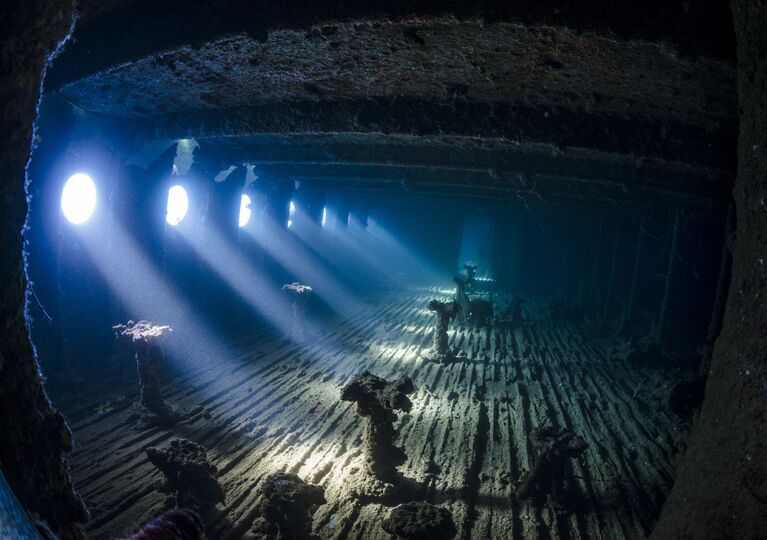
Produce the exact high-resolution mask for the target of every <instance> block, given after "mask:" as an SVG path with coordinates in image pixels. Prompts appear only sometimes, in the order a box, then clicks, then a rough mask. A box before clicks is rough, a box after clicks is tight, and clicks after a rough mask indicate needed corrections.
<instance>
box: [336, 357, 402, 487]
mask: <svg viewBox="0 0 767 540" xmlns="http://www.w3.org/2000/svg"><path fill="white" fill-rule="evenodd" d="M413 392H415V387H414V386H413V381H411V380H410V377H406V376H402V377H400V378H399V379H397V380H396V381H394V382H389V381H387V380H385V379H382V378H381V377H377V376H375V375H373V374H372V373H369V372H367V371H365V372H363V373H360V374H358V375H356V376H355V377H354V378H353V379H352V380H351V381H350V382H349V383H348V384H347V385H346V386H345V387H344V388H343V390H342V392H341V399H342V400H343V401H353V402H355V403H356V404H357V413H358V414H359V415H360V416H362V417H364V418H365V419H366V422H365V433H364V443H365V465H366V467H367V469H368V472H370V473H372V474H373V476H375V478H377V479H378V480H381V481H382V482H390V483H393V482H395V481H396V479H397V466H399V465H402V464H403V463H404V462H405V459H406V458H407V456H406V455H405V453H404V452H403V451H402V450H401V449H400V448H397V447H396V446H394V435H395V433H394V421H395V420H396V419H397V415H396V413H395V412H394V411H398V410H399V411H405V412H407V411H409V410H410V409H411V408H412V406H413V404H412V403H411V402H410V399H408V397H407V395H408V394H412V393H413Z"/></svg>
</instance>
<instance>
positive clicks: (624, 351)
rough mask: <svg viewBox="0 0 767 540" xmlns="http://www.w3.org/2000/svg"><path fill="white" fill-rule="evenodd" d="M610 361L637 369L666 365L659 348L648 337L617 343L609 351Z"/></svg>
mask: <svg viewBox="0 0 767 540" xmlns="http://www.w3.org/2000/svg"><path fill="white" fill-rule="evenodd" d="M610 359H611V360H619V361H622V362H627V363H628V364H632V365H634V366H637V367H654V366H662V365H664V364H665V363H666V359H665V355H664V354H663V351H662V350H661V348H660V346H658V345H657V344H656V343H655V342H654V341H653V340H652V338H650V337H643V338H631V339H626V340H623V341H621V342H619V343H617V344H616V345H615V346H613V348H612V350H611V351H610Z"/></svg>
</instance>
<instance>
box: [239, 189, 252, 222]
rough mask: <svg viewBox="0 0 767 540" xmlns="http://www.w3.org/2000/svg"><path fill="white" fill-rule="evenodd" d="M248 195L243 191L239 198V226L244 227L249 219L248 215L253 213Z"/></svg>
mask: <svg viewBox="0 0 767 540" xmlns="http://www.w3.org/2000/svg"><path fill="white" fill-rule="evenodd" d="M250 203H251V201H250V197H249V196H248V195H246V194H245V193H243V194H242V197H241V198H240V220H239V225H240V227H244V226H245V225H247V224H248V222H249V221H250V217H251V216H252V215H253V210H251V208H250Z"/></svg>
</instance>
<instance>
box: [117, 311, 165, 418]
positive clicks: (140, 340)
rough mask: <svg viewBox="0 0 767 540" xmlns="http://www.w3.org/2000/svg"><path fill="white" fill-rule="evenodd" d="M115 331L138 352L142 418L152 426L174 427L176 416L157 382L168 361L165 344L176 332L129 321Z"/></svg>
mask: <svg viewBox="0 0 767 540" xmlns="http://www.w3.org/2000/svg"><path fill="white" fill-rule="evenodd" d="M112 330H114V331H115V334H116V335H117V338H118V339H119V340H120V341H121V342H123V343H132V344H133V346H134V348H135V350H136V368H137V370H138V380H139V386H140V392H141V397H140V401H139V405H140V409H141V411H140V412H141V416H142V417H143V418H144V419H145V420H147V421H150V422H158V423H173V422H174V421H175V420H176V416H175V413H174V412H173V409H172V408H171V407H170V406H169V405H168V404H167V403H165V400H164V399H163V397H162V392H161V391H160V383H159V381H158V378H157V371H158V370H159V369H160V366H161V365H162V362H163V358H164V353H163V349H162V340H163V339H164V338H165V337H166V336H167V335H168V334H169V333H170V332H171V331H172V329H171V327H170V326H160V325H153V324H152V323H150V322H149V321H139V322H137V323H134V322H133V321H128V323H127V324H118V325H115V326H113V327H112Z"/></svg>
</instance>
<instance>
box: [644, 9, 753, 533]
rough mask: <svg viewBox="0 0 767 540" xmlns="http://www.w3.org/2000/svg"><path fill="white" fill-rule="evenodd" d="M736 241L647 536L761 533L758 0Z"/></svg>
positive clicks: (741, 62) (745, 95) (743, 89)
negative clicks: (686, 434) (687, 416)
mask: <svg viewBox="0 0 767 540" xmlns="http://www.w3.org/2000/svg"><path fill="white" fill-rule="evenodd" d="M732 8H733V14H734V16H735V31H736V34H737V38H738V98H739V105H740V107H739V110H740V134H739V142H738V177H737V180H736V183H735V188H734V197H735V203H736V206H737V220H738V225H737V242H736V247H735V252H734V261H733V268H732V281H731V283H730V291H729V299H728V303H727V310H726V313H725V320H724V326H723V329H722V333H721V334H720V336H719V338H718V339H717V341H716V345H715V348H714V359H713V363H712V365H711V370H710V373H709V377H708V381H707V385H706V397H705V401H704V403H703V409H702V412H701V416H700V419H699V420H698V422H697V423H696V425H695V427H694V429H693V431H692V433H691V435H690V439H689V442H688V450H687V452H686V454H685V455H684V457H683V458H682V460H681V462H680V465H679V468H678V473H677V478H676V482H675V484H674V488H673V490H672V492H671V495H670V496H669V499H668V501H667V503H666V506H665V507H664V509H663V512H662V514H661V517H660V521H659V523H658V526H657V527H656V529H655V531H654V534H653V538H656V539H666V538H669V539H671V538H674V539H678V538H695V539H703V538H712V539H713V538H764V534H765V531H767V301H765V298H766V297H767V3H765V2H761V1H759V0H735V1H734V2H733V5H732Z"/></svg>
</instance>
